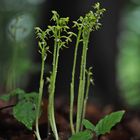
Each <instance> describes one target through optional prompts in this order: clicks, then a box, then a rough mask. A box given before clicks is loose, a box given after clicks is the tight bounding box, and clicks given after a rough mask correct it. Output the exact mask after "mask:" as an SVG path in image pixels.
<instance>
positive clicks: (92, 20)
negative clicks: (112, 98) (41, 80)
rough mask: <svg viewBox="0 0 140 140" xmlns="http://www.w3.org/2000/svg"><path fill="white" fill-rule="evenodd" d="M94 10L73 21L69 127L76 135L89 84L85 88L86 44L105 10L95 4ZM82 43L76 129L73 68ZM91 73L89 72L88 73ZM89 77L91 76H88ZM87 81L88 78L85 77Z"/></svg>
mask: <svg viewBox="0 0 140 140" xmlns="http://www.w3.org/2000/svg"><path fill="white" fill-rule="evenodd" d="M93 8H94V10H95V12H93V11H90V12H89V13H87V14H86V15H85V17H80V18H79V19H78V20H77V21H74V27H77V28H78V35H77V41H76V45H75V53H74V62H73V69H72V80H71V85H70V126H71V131H72V134H74V133H78V132H79V131H80V130H81V129H82V120H83V119H84V117H85V109H86V102H87V97H88V91H89V82H88V83H87V86H86V59H87V50H88V43H89V38H90V34H91V32H93V31H95V30H97V29H99V28H100V26H101V24H100V23H99V19H100V18H101V15H102V14H103V12H104V11H105V9H100V4H99V3H96V4H95V5H94V7H93ZM80 42H82V46H83V49H82V55H81V64H80V76H79V88H78V99H77V116H76V128H75V127H74V122H73V116H74V114H73V106H74V90H75V88H74V81H75V78H74V77H75V67H76V60H77V52H78V46H79V44H80ZM90 73H91V72H90ZM90 75H91V74H90ZM87 79H88V77H87Z"/></svg>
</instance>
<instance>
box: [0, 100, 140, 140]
mask: <svg viewBox="0 0 140 140" xmlns="http://www.w3.org/2000/svg"><path fill="white" fill-rule="evenodd" d="M5 105H6V104H5V103H4V102H0V108H2V107H4V106H5ZM11 110H12V107H10V108H5V109H2V110H1V109H0V140H35V135H34V131H33V130H32V131H30V130H28V129H26V127H25V126H24V125H22V124H21V123H19V122H18V121H16V120H15V119H14V117H13V116H12V115H11ZM42 110H43V113H42V115H41V118H40V133H41V137H42V140H54V138H53V137H52V136H51V135H50V136H48V130H47V128H48V123H47V100H44V104H43V107H42ZM113 111H116V110H115V109H114V107H113V106H112V105H108V106H104V107H99V106H98V105H95V104H93V103H90V104H88V106H87V112H86V118H87V119H88V120H90V121H91V122H92V123H93V124H96V123H97V122H98V121H99V120H100V119H101V118H103V117H104V116H105V115H107V114H109V113H111V112H113ZM74 113H75V115H76V107H75V108H74ZM56 122H57V126H58V130H59V136H60V139H61V140H68V137H69V136H70V127H69V105H68V104H66V103H64V102H63V101H62V100H61V99H57V102H56ZM98 140H140V112H139V111H137V110H136V111H135V110H129V109H127V110H126V113H125V115H124V117H123V119H122V121H121V122H120V123H119V124H117V125H116V126H115V127H113V129H112V130H111V132H110V133H109V134H106V135H102V136H100V137H99V138H98Z"/></svg>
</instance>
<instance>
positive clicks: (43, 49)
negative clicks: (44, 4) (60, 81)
mask: <svg viewBox="0 0 140 140" xmlns="http://www.w3.org/2000/svg"><path fill="white" fill-rule="evenodd" d="M94 10H95V12H93V11H90V12H89V13H87V14H86V15H85V16H84V17H80V18H79V19H78V20H77V21H74V22H73V23H74V26H73V27H76V28H77V29H78V33H77V35H76V34H75V33H73V32H70V31H69V26H68V22H69V18H68V17H66V18H61V17H60V16H59V14H58V13H57V12H56V11H52V14H53V16H52V19H51V20H52V22H53V23H54V25H52V26H50V25H49V26H48V28H47V29H46V30H45V31H42V30H41V29H40V28H38V27H37V28H36V33H37V38H39V43H38V45H39V52H40V54H41V58H42V63H41V76H40V87H39V96H38V104H37V109H36V110H37V111H36V131H35V134H36V137H37V139H38V140H41V137H40V133H39V117H40V112H41V111H40V110H41V103H42V94H43V87H44V78H43V75H44V67H45V60H46V57H47V52H48V51H49V46H48V45H47V41H46V40H48V39H49V40H53V42H54V50H53V62H52V72H51V75H50V77H49V78H48V77H47V80H48V81H49V87H48V91H49V99H48V120H49V125H50V127H51V130H52V132H53V134H54V137H55V139H56V140H59V136H58V131H57V126H56V120H55V107H54V104H55V100H54V98H55V97H54V96H55V85H56V78H57V69H58V63H59V53H60V50H61V49H63V48H65V47H67V44H68V42H71V41H72V40H71V37H72V36H76V44H75V52H74V60H73V69H72V79H71V84H70V127H71V131H72V134H75V133H78V132H79V131H80V130H81V129H82V120H83V119H84V117H85V112H86V104H87V99H88V92H89V87H90V83H91V81H92V72H91V68H89V70H86V59H87V50H88V44H89V38H90V33H91V32H92V31H94V30H97V29H99V27H100V25H101V24H100V23H99V19H100V18H101V15H102V14H103V12H104V11H105V9H100V4H99V3H96V4H95V6H94ZM80 43H82V55H81V64H80V75H79V88H78V99H77V116H76V126H74V121H73V116H74V114H73V106H74V97H75V69H76V61H77V53H78V47H79V44H80Z"/></svg>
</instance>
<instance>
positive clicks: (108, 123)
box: [69, 111, 124, 140]
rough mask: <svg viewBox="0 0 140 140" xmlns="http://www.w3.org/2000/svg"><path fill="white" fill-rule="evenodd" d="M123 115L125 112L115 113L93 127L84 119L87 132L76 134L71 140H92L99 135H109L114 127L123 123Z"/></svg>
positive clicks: (83, 122)
mask: <svg viewBox="0 0 140 140" xmlns="http://www.w3.org/2000/svg"><path fill="white" fill-rule="evenodd" d="M123 115H124V111H117V112H113V113H111V114H109V115H106V116H105V117H104V118H103V119H101V120H100V121H99V122H98V123H97V124H96V126H95V125H93V124H92V123H91V122H90V121H88V120H86V119H83V120H82V124H83V125H84V127H85V130H83V131H80V132H78V133H76V134H74V135H73V136H71V137H70V138H69V140H79V139H80V140H91V139H92V138H96V137H98V136H99V135H103V134H105V133H108V132H110V130H111V128H112V127H113V126H115V125H116V124H117V123H118V122H120V121H121V119H122V117H123Z"/></svg>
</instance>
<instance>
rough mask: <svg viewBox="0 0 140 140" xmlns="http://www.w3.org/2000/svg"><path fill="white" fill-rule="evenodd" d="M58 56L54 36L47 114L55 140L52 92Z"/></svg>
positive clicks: (57, 139)
mask: <svg viewBox="0 0 140 140" xmlns="http://www.w3.org/2000/svg"><path fill="white" fill-rule="evenodd" d="M58 58H59V46H58V43H57V40H56V38H55V42H54V53H53V71H52V75H51V83H50V94H49V105H48V109H49V110H48V114H49V121H50V125H51V128H52V131H53V133H54V135H55V139H56V140H59V136H58V132H57V127H56V122H55V115H54V92H55V83H56V76H57V66H58Z"/></svg>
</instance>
